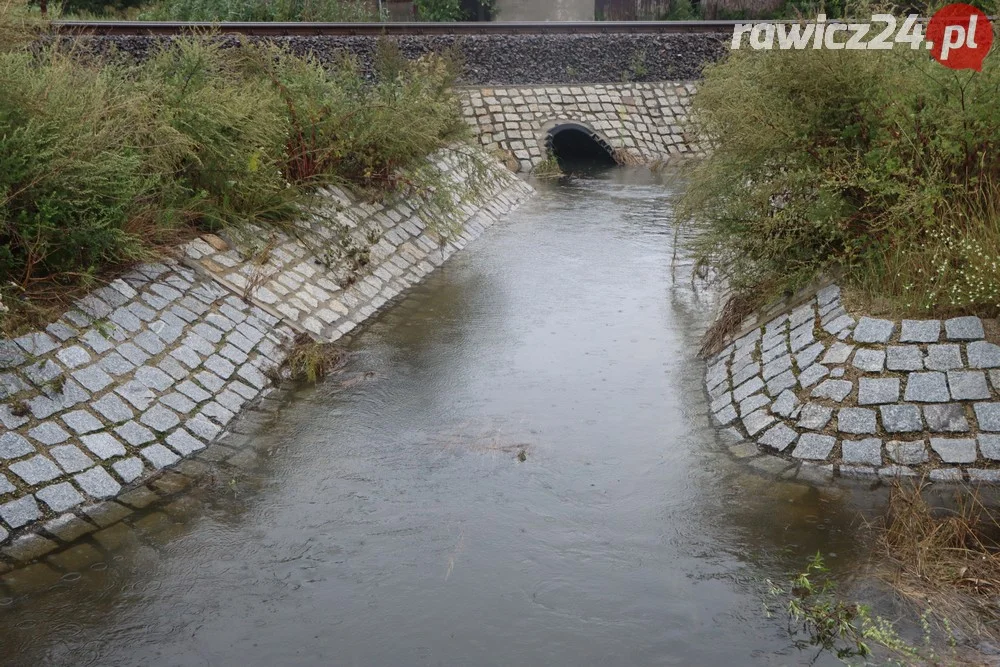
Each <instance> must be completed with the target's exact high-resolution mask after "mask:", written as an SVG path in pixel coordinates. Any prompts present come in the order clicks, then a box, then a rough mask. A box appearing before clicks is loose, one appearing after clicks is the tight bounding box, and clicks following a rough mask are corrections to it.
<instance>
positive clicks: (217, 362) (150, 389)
mask: <svg viewBox="0 0 1000 667" xmlns="http://www.w3.org/2000/svg"><path fill="white" fill-rule="evenodd" d="M474 165H478V166H474ZM432 168H433V169H436V170H437V171H438V172H439V174H440V175H441V177H442V178H443V179H450V180H451V181H452V183H453V184H454V185H455V188H454V189H453V190H454V192H455V193H456V194H455V200H454V201H453V205H452V206H451V207H448V210H442V209H441V208H440V207H439V206H437V205H436V204H435V203H434V202H432V201H430V200H428V199H426V198H422V197H413V198H410V199H406V200H395V201H389V202H386V203H382V204H379V203H365V202H363V201H361V200H359V199H358V198H357V197H354V196H352V195H351V194H350V193H348V192H345V191H341V190H329V191H327V192H324V193H322V197H321V202H322V203H323V205H322V206H320V207H318V208H317V213H316V215H314V216H312V217H310V218H308V219H304V220H302V221H301V222H299V223H298V224H297V225H293V226H291V227H290V228H289V230H288V231H287V232H268V231H265V230H261V229H246V230H242V231H241V232H239V233H237V232H236V231H235V230H234V232H233V234H232V235H227V237H228V238H227V239H223V238H220V237H218V236H212V235H209V236H205V237H202V238H200V239H198V240H195V241H193V242H191V243H189V244H187V245H186V246H185V247H184V248H183V249H182V252H181V253H180V254H181V256H180V258H179V259H167V260H165V261H163V262H161V263H156V264H146V265H142V266H139V267H136V268H135V269H134V270H132V271H130V272H128V273H126V274H125V275H123V276H121V277H120V278H119V279H117V280H114V281H113V282H111V283H110V284H108V285H106V286H104V287H101V288H100V289H97V290H95V291H94V292H92V293H90V294H88V295H87V296H86V297H84V298H82V299H80V300H79V301H78V302H76V304H75V306H74V307H73V308H71V309H70V310H69V311H67V312H66V313H65V314H64V315H63V316H62V317H61V318H59V320H58V321H56V322H54V323H52V324H50V325H49V326H48V327H47V328H46V329H45V330H43V331H35V332H32V333H29V334H26V335H23V336H21V337H18V338H16V339H12V340H3V339H0V426H2V429H0V544H4V546H2V547H0V571H3V570H5V569H9V568H10V567H12V566H13V564H14V563H17V562H24V561H26V560H31V559H34V558H37V557H38V556H40V555H42V554H44V553H46V552H48V551H52V550H54V549H57V548H60V546H61V540H62V538H61V537H60V536H61V535H63V534H65V533H64V531H62V530H61V528H60V527H62V526H65V525H70V524H72V525H83V526H86V525H91V524H93V522H94V521H95V519H94V517H95V516H97V515H98V513H97V512H95V509H94V508H95V507H99V506H100V505H99V503H100V501H102V500H105V499H111V498H115V497H119V496H121V495H122V494H126V493H130V492H131V490H132V489H135V488H136V487H138V486H139V485H142V484H144V483H145V482H147V481H149V480H150V479H151V478H153V477H155V476H157V475H158V474H159V472H160V471H162V470H163V469H164V468H168V467H171V466H173V465H174V464H177V463H178V462H180V461H181V460H182V459H183V458H185V457H190V456H193V455H196V454H197V453H198V452H200V451H201V450H203V449H205V448H206V446H207V445H208V444H209V443H211V442H213V441H214V440H215V439H216V438H218V437H220V436H222V435H224V434H225V432H226V429H227V426H229V425H230V423H231V422H232V421H233V420H234V418H235V417H236V416H237V415H238V414H239V413H240V412H241V411H242V410H243V409H244V408H245V406H247V405H248V404H250V403H252V402H254V401H255V400H256V399H258V398H260V397H262V396H263V395H265V394H266V393H268V392H269V391H271V390H272V388H273V387H272V385H273V383H274V380H275V379H276V378H277V377H278V373H277V372H276V371H277V370H278V369H279V367H280V365H281V364H282V362H283V361H284V359H285V357H286V355H287V353H288V350H289V347H290V343H291V341H292V340H293V338H294V336H295V334H296V333H297V332H308V333H309V334H311V335H312V336H313V337H314V338H316V339H318V340H322V341H333V340H336V339H337V338H339V337H341V336H343V335H344V334H345V333H347V332H348V331H350V330H352V329H353V328H355V327H356V326H358V325H359V324H360V323H362V322H363V321H364V320H365V319H366V318H368V317H370V316H371V315H372V314H374V313H375V312H376V311H377V310H378V309H379V308H380V307H381V306H383V305H384V304H385V303H387V302H388V300H389V299H391V298H393V297H394V296H396V295H397V294H399V293H400V292H401V291H403V290H404V289H406V288H407V287H409V286H410V285H413V284H414V283H416V282H418V281H419V280H420V279H421V278H423V277H424V276H426V275H427V274H428V273H430V272H431V271H432V270H433V268H434V267H436V266H439V265H440V264H441V263H442V262H443V261H444V260H445V259H447V258H448V257H449V256H450V255H451V254H452V253H454V252H455V251H456V250H458V249H459V248H462V247H464V246H465V244H466V243H468V242H469V241H470V240H472V239H473V238H475V237H476V236H478V235H479V234H480V233H481V232H482V231H483V230H484V229H485V228H486V227H487V226H489V225H490V224H492V223H493V222H495V221H496V220H497V219H499V218H500V217H501V216H503V215H504V214H505V213H507V212H509V211H510V210H512V209H513V208H514V207H516V206H517V205H518V204H519V203H521V202H522V201H524V200H525V199H526V198H527V197H529V196H530V194H531V192H532V190H531V188H530V186H528V185H527V184H525V183H524V182H522V181H521V180H519V179H517V178H516V177H515V176H514V175H512V174H511V173H509V172H508V171H507V170H506V169H505V168H504V167H503V166H502V165H500V164H499V163H497V162H496V161H495V160H492V159H489V158H487V157H486V156H484V155H482V154H481V153H480V152H479V151H474V150H472V149H469V148H463V149H452V150H449V151H442V152H441V153H439V154H437V155H435V156H434V158H433V159H432ZM470 169H474V170H475V171H476V173H477V174H478V176H479V177H480V178H478V179H473V178H470ZM437 230H450V231H451V233H450V234H443V233H441V232H439V231H437ZM344 238H350V239H352V242H353V243H354V245H353V246H352V247H354V248H356V249H357V252H358V253H360V254H362V255H365V256H366V258H367V259H366V261H364V262H363V264H364V265H363V266H358V265H356V264H353V265H352V263H351V262H349V261H348V260H347V259H346V258H345V257H344V256H342V255H340V254H337V253H335V252H332V249H334V248H336V247H340V246H341V245H343V244H342V243H340V241H341V240H342V239H344ZM251 241H252V243H251ZM118 509H119V510H120V509H121V507H118ZM94 525H95V526H96V525H104V524H103V523H98V524H94ZM74 532H76V531H74Z"/></svg>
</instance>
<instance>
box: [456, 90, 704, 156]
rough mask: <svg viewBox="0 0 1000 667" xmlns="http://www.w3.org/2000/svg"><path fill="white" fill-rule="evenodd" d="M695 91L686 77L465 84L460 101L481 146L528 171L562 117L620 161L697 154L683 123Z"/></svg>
mask: <svg viewBox="0 0 1000 667" xmlns="http://www.w3.org/2000/svg"><path fill="white" fill-rule="evenodd" d="M694 92H695V85H694V83H693V82H690V81H688V82H684V81H677V82H663V83H619V84H592V85H585V86H520V87H515V88H470V89H465V90H463V91H462V106H463V113H464V114H465V118H466V120H467V121H468V122H469V123H470V125H472V126H473V128H474V129H475V130H476V132H477V134H478V136H479V141H480V143H481V144H482V145H483V147H484V148H486V149H487V150H489V151H491V152H496V151H497V150H499V151H500V152H501V153H502V154H504V155H505V156H508V157H509V158H511V159H512V160H514V161H516V164H517V167H518V170H519V171H524V172H528V171H531V170H532V168H534V167H535V166H537V165H538V164H539V163H540V162H542V161H543V160H544V159H545V158H546V157H547V154H548V151H547V145H546V142H547V140H548V136H549V134H550V132H552V131H555V130H558V128H559V127H560V126H561V125H563V124H566V123H572V124H574V125H580V126H582V127H584V128H586V129H587V130H588V131H590V132H592V133H594V134H595V135H597V136H598V137H600V138H601V140H602V141H603V142H605V143H606V144H607V145H609V146H611V147H612V148H613V149H614V150H615V152H616V153H619V155H620V156H622V157H623V158H625V160H626V161H631V162H637V163H646V164H649V163H653V162H658V161H667V160H671V159H674V158H678V157H693V156H698V155H702V154H703V151H702V149H701V148H700V147H699V146H698V145H697V143H696V142H695V141H693V140H692V138H691V137H690V136H689V133H688V130H687V128H686V123H687V117H688V111H689V109H690V106H691V97H692V95H693V94H694ZM511 164H512V165H513V164H514V162H511Z"/></svg>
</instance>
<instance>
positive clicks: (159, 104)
mask: <svg viewBox="0 0 1000 667" xmlns="http://www.w3.org/2000/svg"><path fill="white" fill-rule="evenodd" d="M9 13H10V12H9V11H8V14H9ZM12 18H13V17H12ZM0 24H3V25H4V26H5V29H4V30H3V32H0V35H2V39H3V41H2V42H0V90H3V91H4V92H3V95H2V96H0V128H2V131H0V294H2V296H3V299H2V301H3V303H5V305H6V306H7V307H9V308H10V310H11V312H10V313H7V314H2V313H0V318H2V319H0V329H5V330H8V331H9V330H10V328H11V326H13V324H12V323H14V322H17V321H23V320H24V319H25V317H26V315H30V314H31V313H32V312H33V311H34V310H35V309H36V308H37V307H38V305H39V304H40V303H41V304H44V303H46V302H47V300H48V299H50V298H58V297H60V296H63V295H65V294H66V287H67V286H80V285H83V286H87V285H89V284H91V283H93V282H94V281H96V280H98V278H99V277H100V275H101V274H102V272H105V271H106V270H108V269H110V268H114V267H116V266H119V265H123V264H127V263H130V262H133V261H136V260H140V259H144V258H147V257H150V256H151V255H153V254H155V253H157V252H158V251H159V250H160V249H161V248H162V247H163V246H165V245H167V244H170V243H173V242H175V241H176V240H178V239H180V238H184V237H185V236H188V235H190V234H193V233H196V232H197V231H200V230H212V229H217V228H219V227H223V226H227V225H239V224H242V223H245V222H253V223H258V224H267V225H274V224H281V222H282V221H283V220H289V219H291V218H292V217H294V216H295V215H297V214H299V212H300V211H301V210H302V207H303V206H307V205H308V204H309V202H310V199H311V197H312V194H313V192H314V191H315V190H316V188H318V187H320V186H322V185H324V184H338V185H349V186H351V187H352V188H354V189H361V190H366V191H368V192H370V193H372V195H373V196H374V195H376V194H377V193H384V192H387V191H392V190H394V189H397V188H405V189H407V191H411V192H412V191H414V190H421V188H422V187H423V186H424V184H425V183H426V184H427V186H428V187H431V188H433V189H435V190H438V189H440V186H441V183H439V182H438V181H433V182H428V178H429V177H428V176H426V174H428V173H430V171H432V170H430V171H429V170H427V169H421V168H419V167H420V166H421V165H422V164H423V163H424V158H425V157H426V156H427V155H428V154H430V153H431V152H433V151H434V150H436V149H438V148H440V147H442V146H444V145H446V144H448V143H450V142H452V141H454V140H456V139H458V138H461V137H463V136H464V134H465V133H466V132H467V131H468V130H467V126H466V125H465V123H464V122H463V121H462V118H461V115H460V107H459V104H458V101H457V99H456V98H455V97H454V96H453V94H452V92H451V88H450V86H451V84H452V82H453V80H454V76H455V72H456V62H455V61H454V60H453V59H450V58H444V57H440V56H426V57H424V58H422V59H420V60H418V61H415V62H408V61H406V60H405V59H403V58H402V57H400V56H398V54H394V53H393V52H392V49H391V48H389V47H387V46H384V45H383V47H382V48H380V52H381V53H382V58H381V60H380V66H379V77H378V81H377V82H376V83H369V82H366V80H365V79H364V77H363V76H362V75H361V73H360V72H359V69H358V66H357V63H356V62H354V61H352V60H350V59H344V60H342V61H340V62H339V63H338V64H337V65H336V66H334V67H329V68H326V69H324V67H323V66H321V65H320V64H319V62H317V61H315V60H313V59H310V58H299V57H295V56H292V55H290V54H288V53H287V52H284V51H281V50H279V49H278V48H277V47H275V46H273V45H269V44H267V43H250V42H248V43H244V44H242V45H241V46H240V47H239V48H228V49H226V48H222V47H221V46H220V44H219V43H218V42H217V41H216V40H214V39H213V38H212V37H211V36H202V37H190V38H185V39H181V40H177V41H176V42H175V43H174V45H173V46H172V47H169V48H164V50H162V51H159V52H157V53H155V54H152V55H151V56H150V57H149V58H148V59H147V60H146V61H145V62H143V63H142V64H139V65H123V64H109V63H96V62H91V61H90V60H88V59H86V58H83V57H77V55H76V54H75V52H74V47H73V45H69V46H65V45H64V46H62V47H49V48H46V49H44V50H42V51H41V52H29V51H28V50H27V49H26V43H27V41H28V40H26V39H23V34H24V33H23V32H21V31H8V30H7V29H6V28H7V27H8V26H10V25H11V23H4V21H2V20H0ZM440 194H442V193H438V192H435V196H439V195H440ZM443 194H447V193H443Z"/></svg>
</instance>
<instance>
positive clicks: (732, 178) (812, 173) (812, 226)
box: [681, 45, 1000, 316]
mask: <svg viewBox="0 0 1000 667" xmlns="http://www.w3.org/2000/svg"><path fill="white" fill-rule="evenodd" d="M998 87H1000V66H998V64H997V60H996V58H995V57H988V58H987V59H986V61H985V63H984V66H983V71H982V72H973V71H958V72H955V71H951V70H948V69H946V68H944V67H942V66H941V65H940V64H939V63H937V62H936V61H934V60H932V59H930V58H928V57H927V54H926V52H924V50H923V49H920V50H910V49H909V48H906V45H897V47H896V48H895V49H892V50H889V51H848V50H839V51H835V50H777V49H776V50H773V51H748V50H741V51H735V52H732V53H731V54H730V56H729V57H728V58H727V59H726V60H725V61H724V62H721V63H719V64H716V65H713V66H710V67H709V68H707V69H706V72H705V79H704V81H703V82H702V84H701V86H700V88H699V91H698V94H697V95H696V96H695V98H694V110H693V117H694V118H695V119H696V121H697V122H696V127H697V129H698V130H699V131H700V132H701V133H702V135H703V136H704V137H707V138H708V139H709V140H710V141H711V143H712V145H713V146H714V148H713V150H712V152H711V155H710V156H709V157H708V159H706V160H705V161H704V162H703V163H701V164H700V165H699V166H698V167H697V169H695V170H694V171H693V174H692V178H691V180H690V185H689V187H688V189H687V191H686V194H685V195H684V197H683V201H682V202H681V208H682V213H683V215H684V216H685V217H686V219H687V220H688V221H690V222H691V223H692V224H693V229H694V230H695V231H696V232H697V233H696V234H695V235H694V238H695V243H694V250H695V252H696V254H697V255H698V258H699V259H700V260H701V261H702V262H703V263H706V264H710V265H712V266H714V267H715V268H717V269H718V271H719V273H720V274H721V275H722V276H723V277H724V278H725V279H726V280H727V281H728V283H729V284H730V285H731V286H732V287H733V288H734V289H735V290H737V291H740V292H750V291H753V292H755V293H757V294H761V295H765V296H770V297H774V296H778V295H780V294H781V293H782V292H784V291H787V290H792V289H795V288H797V287H799V286H802V285H805V284H807V283H809V282H811V280H812V279H813V278H814V277H816V276H817V275H819V274H822V273H828V272H836V273H840V274H842V280H843V282H844V283H845V284H847V285H848V286H853V287H856V288H858V289H860V290H861V291H862V292H865V293H867V294H868V295H870V296H872V297H877V298H879V299H886V300H888V301H889V303H890V304H891V305H892V307H893V309H895V310H898V311H901V312H912V313H919V314H932V313H933V314H950V313H961V312H976V313H978V314H981V315H985V316H990V315H996V314H997V313H998V312H1000V266H998V260H1000V257H998V255H1000V203H998V202H1000V151H998V147H1000V109H998V107H997V105H996V90H997V89H998Z"/></svg>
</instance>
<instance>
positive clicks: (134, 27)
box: [52, 21, 745, 36]
mask: <svg viewBox="0 0 1000 667" xmlns="http://www.w3.org/2000/svg"><path fill="white" fill-rule="evenodd" d="M737 23H745V21H573V22H570V21H565V22H564V21H537V22H509V21H491V22H480V23H299V22H282V23H278V22H274V23H270V22H259V23H210V22H171V21H53V22H52V27H53V28H54V29H55V30H56V31H57V32H59V33H70V34H82V35H132V36H137V35H180V34H185V33H191V32H218V33H224V34H238V35H261V36H303V35H306V36H310V35H312V36H320V35H329V36H352V35H357V36H378V35H553V34H556V35H565V34H608V33H612V34H634V33H654V34H676V33H715V32H729V33H732V30H733V26H735V25H736V24H737Z"/></svg>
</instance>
